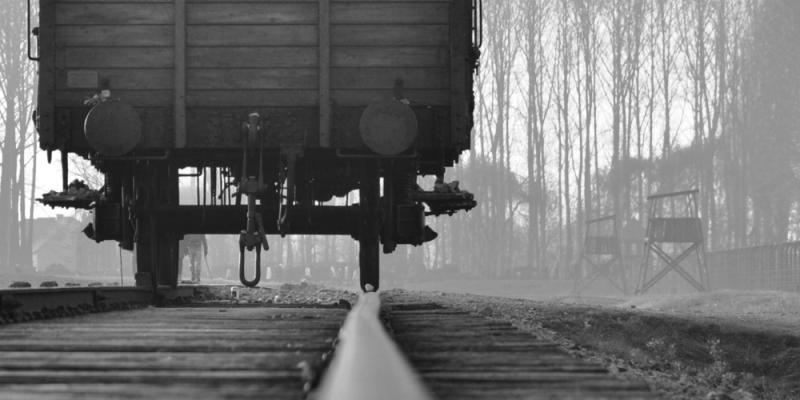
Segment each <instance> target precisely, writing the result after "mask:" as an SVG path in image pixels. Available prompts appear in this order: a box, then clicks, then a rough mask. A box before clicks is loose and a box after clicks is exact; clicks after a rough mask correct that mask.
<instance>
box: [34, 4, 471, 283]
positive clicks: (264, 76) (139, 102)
mask: <svg viewBox="0 0 800 400" xmlns="http://www.w3.org/2000/svg"><path fill="white" fill-rule="evenodd" d="M478 10H479V7H478V5H477V4H476V1H475V0H472V1H471V0H413V1H412V0H381V1H359V0H346V1H345V0H291V1H290V0H282V1H281V0H234V1H228V0H40V13H39V18H40V21H39V29H38V36H39V37H38V56H39V63H40V67H39V97H38V110H37V126H38V130H39V138H40V146H41V147H42V148H43V149H45V150H49V151H55V150H58V151H62V152H72V153H76V154H79V155H81V156H83V157H86V158H88V159H90V160H91V161H92V162H93V164H94V165H95V166H96V167H97V168H98V169H99V170H100V171H102V172H103V173H105V174H106V187H105V190H104V193H103V198H102V200H101V201H99V202H97V203H96V204H94V205H93V207H95V213H96V222H95V224H94V227H93V228H94V229H93V232H92V233H93V235H94V237H95V238H96V239H97V240H105V239H115V240H119V241H120V242H121V243H122V246H123V247H126V248H132V247H133V243H136V247H137V252H138V256H139V257H140V261H139V264H140V265H139V272H140V276H139V277H138V278H137V279H138V282H139V284H141V285H153V286H154V287H157V285H159V284H167V285H174V284H175V283H176V279H177V278H176V273H175V271H174V270H175V268H173V267H172V266H171V265H173V264H175V258H176V257H177V255H176V254H171V253H174V252H176V245H173V244H172V243H173V242H176V241H177V240H178V238H180V237H181V236H182V235H184V234H186V233H239V232H240V231H241V230H242V229H245V227H246V225H247V223H248V222H249V221H251V220H252V221H255V222H254V223H255V228H254V229H256V230H258V225H263V228H261V231H262V234H269V233H280V234H294V233H304V234H312V233H319V234H350V235H352V236H353V237H354V238H356V239H358V240H360V241H362V243H361V244H362V247H365V246H369V247H374V243H372V244H368V245H365V242H364V237H365V236H375V235H377V236H378V237H379V240H380V242H381V243H383V244H384V250H385V251H391V250H392V249H393V245H394V244H395V243H401V244H402V243H411V244H418V242H421V241H420V240H419V239H420V238H419V237H416V236H419V235H420V234H421V233H420V232H418V231H419V227H416V228H413V229H412V230H414V229H416V231H414V232H411V233H409V232H405V233H404V232H399V233H398V232H397V231H398V230H402V229H404V228H403V226H406V225H408V221H407V219H409V215H407V214H403V213H404V212H405V211H402V212H400V214H403V215H405V217H403V216H402V215H401V216H399V217H398V212H397V208H398V207H400V208H403V207H406V208H408V207H412V206H413V207H416V208H414V209H415V210H416V211H414V213H413V218H412V219H416V218H417V216H418V214H419V213H420V211H419V209H420V207H421V204H422V203H423V202H424V201H423V200H420V199H423V198H425V197H426V196H428V197H429V198H433V197H435V196H434V195H433V194H431V193H422V192H420V193H416V192H409V191H413V190H415V189H413V186H415V185H414V184H413V182H414V181H415V179H416V176H418V175H420V174H438V175H440V176H441V174H442V171H443V169H444V167H447V166H452V165H453V163H454V162H456V161H457V160H458V156H459V154H460V153H461V152H462V151H464V150H466V149H468V148H469V146H470V131H471V128H472V109H473V104H474V99H473V91H472V77H473V73H474V71H475V68H476V65H477V47H476V45H477V43H476V42H477V40H478V38H477V36H478V35H477V34H476V32H477V31H478V29H477V28H476V24H477V22H476V21H478V20H479V15H478ZM103 103H106V104H113V105H114V107H107V108H108V109H106V110H105V111H104V112H101V111H97V112H95V111H93V108H95V107H98V106H99V105H103ZM371 104H375V105H376V106H375V107H376V109H377V110H378V114H379V115H381V116H380V117H378V118H377V121H378V122H376V123H375V124H377V125H372V128H371V129H370V128H369V127H367V128H365V127H364V124H365V122H364V119H365V118H368V116H365V114H369V113H367V112H365V110H366V109H367V107H369V106H370V105H371ZM126 107H127V108H126ZM381 107H384V108H381ZM386 107H388V108H389V109H392V110H394V111H387V112H388V114H387V112H384V113H383V114H381V111H380V110H384V111H385V109H386ZM109 109H110V111H109ZM406 109H407V110H406ZM125 110H135V113H132V114H131V113H130V112H129V113H128V114H125ZM408 110H410V111H411V112H410V113H409V111H408ZM93 112H94V113H95V114H99V115H102V117H96V116H90V114H91V113H93ZM92 118H94V119H92ZM367 124H369V123H367ZM251 125H253V126H252V127H251ZM90 129H91V132H90ZM384 131H385V132H387V133H382V132H384ZM382 135H385V136H382ZM393 135H394V136H393ZM395 136H402V139H403V140H400V142H403V141H406V142H407V143H395V144H389V145H387V146H388V147H383V148H382V147H381V146H382V144H381V143H384V142H386V143H393V142H392V140H394V139H395ZM87 138H88V139H87ZM398 140H399V139H398ZM370 141H371V142H372V143H370ZM376 143H377V144H376ZM243 162H244V164H245V165H244V166H243ZM248 165H249V167H248ZM185 167H195V168H197V171H204V172H205V173H206V174H208V175H211V174H213V177H212V178H208V179H206V178H204V179H205V181H204V182H206V183H209V182H208V181H209V180H211V179H213V180H214V182H210V183H213V186H214V187H215V191H214V192H212V193H209V196H210V197H212V198H215V199H216V198H218V197H219V196H218V195H219V194H220V193H222V191H223V187H224V185H225V184H226V181H224V178H222V177H223V175H224V176H227V177H228V178H229V179H230V181H229V182H227V183H231V184H233V185H234V186H237V187H238V193H239V194H238V195H237V196H236V198H237V201H236V202H235V203H230V204H228V203H225V202H224V201H221V202H220V201H216V200H215V201H209V202H207V203H206V204H201V205H197V206H193V207H190V206H181V205H180V204H179V203H178V200H177V197H178V195H177V191H178V185H177V182H178V172H177V171H178V170H179V169H180V168H185ZM223 172H224V173H223ZM251 176H252V178H253V179H252V182H249V183H251V184H252V185H251V186H250V187H247V184H248V181H249V178H250V177H251ZM412 177H413V179H412ZM381 178H383V180H384V181H383V182H384V184H383V185H382V187H383V188H384V189H383V193H381V189H380V188H381V185H380V184H379V183H378V182H379V180H380V179H381ZM65 184H66V182H65ZM387 187H390V188H389V189H387ZM359 188H360V189H362V192H366V193H368V194H369V193H372V194H371V195H372V196H373V198H372V199H365V198H364V197H365V196H367V195H365V194H364V193H362V194H361V197H362V200H361V202H360V203H361V204H360V207H359V206H348V207H333V206H321V205H320V204H321V202H324V201H327V200H329V199H330V198H331V197H332V196H342V195H344V194H346V193H348V192H350V191H352V190H354V189H359ZM365 188H366V190H364V189H365ZM370 188H372V189H370ZM251 196H252V197H253V198H254V205H253V206H252V207H250V210H249V211H250V212H249V213H248V209H247V207H246V206H245V204H244V203H246V201H241V199H242V198H250V197H251ZM376 196H377V197H376ZM381 196H382V197H383V200H380V198H381ZM432 196H433V197H432ZM440 197H441V196H440ZM456 197H457V196H455V197H454V196H453V195H451V198H445V199H442V198H438V199H436V198H434V199H433V200H432V201H433V202H434V203H436V201H439V203H437V204H439V205H442V204H444V209H445V210H449V211H452V209H451V208H452V207H451V208H448V207H447V204H449V203H448V201H450V202H453V201H455V202H456V203H458V199H457V198H456ZM461 200H462V203H461V204H463V196H462V199H461ZM371 202H372V203H374V204H371ZM387 203H390V205H386V204H387ZM455 208H456V209H458V208H459V207H455ZM461 208H464V207H461ZM367 209H371V210H372V211H368V210H367ZM256 212H257V214H258V217H257V218H258V219H259V220H255V219H254V218H256V216H255V214H256ZM250 214H253V215H252V218H251V217H250V216H249V215H250ZM201 215H202V217H200V216H201ZM354 218H355V219H354ZM404 218H405V219H404ZM281 219H283V221H282V222H279V223H275V222H274V221H278V220H281ZM367 219H373V220H375V221H376V222H373V223H372V224H370V223H367V222H363V221H366V220H367ZM349 221H356V222H355V223H352V222H349ZM358 221H362V222H361V223H359V222H358ZM387 221H389V222H388V223H387ZM343 224H344V225H345V226H343ZM404 224H405V225H404ZM365 225H374V226H365ZM412 225H415V226H416V225H418V223H417V222H414V224H412ZM251 228H252V227H251ZM249 230H250V231H252V229H249ZM366 231H370V232H379V233H375V234H368V233H365V232H366ZM250 233H252V232H250ZM409 235H410V236H415V238H410V237H404V236H409ZM373 241H374V240H373ZM387 242H388V243H389V246H388V247H387ZM163 243H168V244H166V245H165V244H163ZM251 244H252V243H248V245H247V246H245V247H247V248H248V249H250V248H253V247H254V246H251ZM142 257H144V259H145V260H147V262H149V263H150V264H151V266H146V265H144V264H145V263H144V262H143V261H141V258H142ZM365 257H366V258H370V257H373V256H372V255H367V256H365V254H364V253H363V252H362V259H363V258H365ZM374 257H377V256H376V255H375V256H374ZM374 262H376V261H375V260H372V261H369V263H374ZM362 264H363V262H362ZM159 265H169V267H164V266H161V267H159ZM159 268H160V269H161V270H160V271H159ZM362 269H375V270H376V269H377V266H376V267H375V268H364V267H363V265H362ZM375 274H377V271H375ZM362 278H363V275H362ZM370 279H371V280H373V281H375V282H372V284H373V286H375V287H376V286H377V281H376V279H377V275H375V277H374V278H370ZM370 279H367V280H370ZM363 281H364V279H362V283H363Z"/></svg>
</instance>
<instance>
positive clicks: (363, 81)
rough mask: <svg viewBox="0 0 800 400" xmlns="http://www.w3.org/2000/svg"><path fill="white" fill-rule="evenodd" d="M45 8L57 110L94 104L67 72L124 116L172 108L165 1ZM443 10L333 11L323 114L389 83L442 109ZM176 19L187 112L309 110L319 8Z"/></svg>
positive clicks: (389, 0)
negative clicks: (117, 101)
mask: <svg viewBox="0 0 800 400" xmlns="http://www.w3.org/2000/svg"><path fill="white" fill-rule="evenodd" d="M55 3H56V18H55V22H56V26H55V38H56V39H55V47H56V57H55V58H56V74H55V75H56V78H55V80H56V82H55V88H56V95H55V103H56V106H57V107H73V108H74V107H81V105H82V102H83V100H84V99H85V98H86V97H88V96H90V95H91V94H92V93H91V92H92V91H91V90H90V89H86V88H70V87H69V86H68V84H67V73H68V71H95V72H97V74H98V76H99V78H100V79H108V80H109V81H110V84H111V88H112V95H113V96H114V97H119V98H122V99H123V100H125V101H127V102H129V103H131V104H133V105H134V106H137V107H165V108H172V107H173V104H174V102H175V99H174V96H173V91H174V90H175V89H176V87H175V85H174V83H175V81H174V67H175V43H174V38H175V31H174V25H173V24H174V18H175V9H174V1H173V0H102V1H101V0H55ZM452 3H453V2H452V0H427V1H426V0H379V1H375V0H372V1H362V0H331V1H330V30H331V37H330V45H331V48H330V65H331V67H330V71H329V72H330V97H331V101H332V103H333V106H334V109H333V112H334V113H335V112H336V108H337V107H364V106H366V105H367V104H369V102H370V101H372V100H373V99H376V98H381V97H384V98H385V97H388V96H391V95H392V88H393V86H394V82H395V80H396V79H402V80H403V81H404V85H405V95H406V97H408V98H409V99H410V100H412V102H413V103H414V104H418V105H430V106H449V105H450V104H451V100H452V93H451V85H452V84H453V81H452V77H451V67H452V66H451V64H452V62H453V59H452V57H451V44H450V35H451V28H450V26H449V23H450V18H451V12H452V7H453V4H452ZM185 7H186V10H185V11H186V14H185V16H186V31H185V41H186V43H185V44H186V45H185V63H186V77H185V82H186V106H187V107H188V108H189V111H191V109H193V108H194V109H206V108H209V107H214V108H250V109H255V110H258V109H261V108H264V107H283V108H297V107H303V108H311V107H313V108H317V107H319V95H320V93H319V84H320V77H319V66H320V64H319V63H320V58H319V47H318V43H319V39H318V35H319V30H318V24H319V14H318V11H319V9H318V7H319V0H292V1H289V0H233V1H224V0H185ZM187 115H188V118H192V117H193V116H200V117H202V116H203V115H205V114H204V113H196V112H188V113H187ZM334 121H336V118H334ZM334 123H335V122H334ZM187 125H188V126H197V125H202V124H197V123H187ZM334 130H335V129H334ZM187 135H188V136H189V138H188V139H187V142H188V143H189V144H191V143H192V142H193V141H192V139H191V136H192V135H193V132H191V131H190V132H188V133H187Z"/></svg>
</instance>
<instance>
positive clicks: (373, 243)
mask: <svg viewBox="0 0 800 400" xmlns="http://www.w3.org/2000/svg"><path fill="white" fill-rule="evenodd" d="M363 168H364V169H363V172H362V175H361V185H360V187H359V193H360V204H361V225H360V227H359V234H358V242H359V254H358V266H359V270H360V276H361V289H362V290H363V291H365V292H375V291H377V290H378V286H379V283H380V253H379V248H378V245H379V232H380V221H379V219H380V209H379V203H380V171H379V166H378V163H377V162H376V161H368V162H366V163H365V165H364V166H363Z"/></svg>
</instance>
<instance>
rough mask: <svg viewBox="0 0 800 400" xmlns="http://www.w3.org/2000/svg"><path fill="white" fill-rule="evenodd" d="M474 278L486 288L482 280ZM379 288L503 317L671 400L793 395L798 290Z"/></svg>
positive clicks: (799, 363)
mask: <svg viewBox="0 0 800 400" xmlns="http://www.w3.org/2000/svg"><path fill="white" fill-rule="evenodd" d="M442 286H447V285H446V284H445V285H442ZM476 286H483V287H484V292H486V291H488V289H486V286H487V284H486V283H483V284H476ZM506 286H508V285H506ZM385 296H389V297H398V296H399V297H403V298H405V299H406V300H407V301H411V300H410V299H413V301H429V302H435V303H437V304H442V305H445V306H447V307H451V308H455V309H459V310H466V311H470V312H472V313H476V314H479V315H483V316H486V317H489V318H493V319H498V320H502V321H509V322H511V323H513V324H514V325H515V326H518V327H520V328H522V329H524V330H526V331H528V332H531V333H534V334H535V335H537V336H539V337H550V338H553V339H554V340H556V341H558V342H559V343H560V344H561V346H562V347H563V348H565V349H567V350H568V351H569V352H570V353H572V354H573V355H574V356H576V357H580V358H583V359H587V360H592V361H599V362H601V363H603V364H604V365H605V366H606V367H607V368H608V369H609V370H610V371H612V372H613V373H615V374H617V375H619V376H621V377H623V378H625V377H630V378H631V379H639V378H641V379H644V380H646V381H647V382H648V384H649V385H650V386H651V387H652V388H654V389H655V390H657V391H658V392H659V393H661V394H662V395H663V396H664V397H665V398H668V399H703V398H709V399H727V398H732V399H737V400H740V399H741V400H744V399H796V398H800V295H796V294H790V293H777V292H761V293H752V292H716V293H710V294H702V295H699V294H692V295H684V296H651V297H640V298H631V299H622V298H612V297H605V298H602V299H587V298H582V299H578V298H568V297H552V298H550V299H549V300H543V299H539V300H530V299H511V298H503V297H490V296H477V295H470V294H463V293H462V294H454V293H444V292H441V291H436V292H420V291H406V290H394V291H387V292H386V293H385ZM588 302H599V303H602V305H591V304H586V303H588ZM726 396H727V397H726Z"/></svg>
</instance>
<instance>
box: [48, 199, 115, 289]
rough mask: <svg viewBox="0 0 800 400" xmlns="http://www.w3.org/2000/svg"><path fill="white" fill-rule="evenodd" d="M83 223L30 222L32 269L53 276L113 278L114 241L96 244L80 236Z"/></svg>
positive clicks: (71, 219)
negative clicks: (31, 227) (31, 228)
mask: <svg viewBox="0 0 800 400" xmlns="http://www.w3.org/2000/svg"><path fill="white" fill-rule="evenodd" d="M85 219H86V221H83V220H81V219H78V218H76V217H73V216H64V215H57V216H56V217H48V218H36V219H34V220H33V266H34V268H35V269H36V271H38V272H47V273H52V274H56V275H64V274H68V275H92V276H101V275H114V274H118V273H119V255H118V249H117V244H116V242H112V241H109V242H103V243H96V242H95V241H94V240H91V239H89V238H87V237H86V235H84V234H83V232H82V231H83V228H85V227H86V225H87V224H88V222H89V221H88V219H89V216H88V214H87V217H86V218H85Z"/></svg>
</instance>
